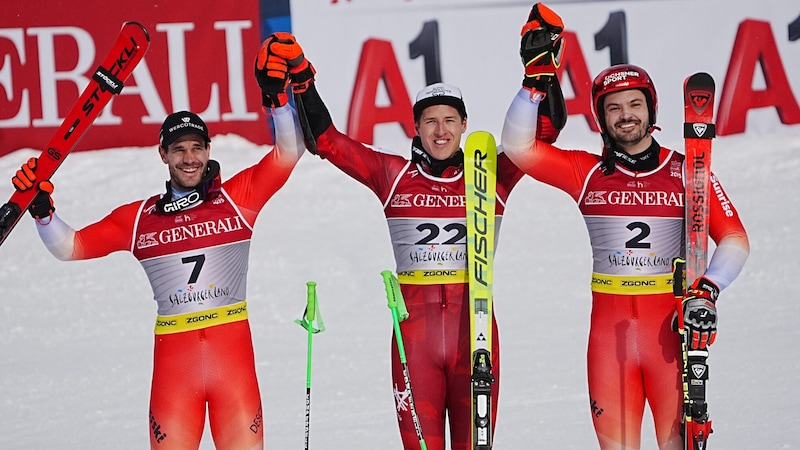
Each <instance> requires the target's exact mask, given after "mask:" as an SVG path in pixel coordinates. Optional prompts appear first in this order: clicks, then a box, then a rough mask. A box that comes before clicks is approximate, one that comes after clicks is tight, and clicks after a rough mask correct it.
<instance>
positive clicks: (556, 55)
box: [519, 3, 564, 93]
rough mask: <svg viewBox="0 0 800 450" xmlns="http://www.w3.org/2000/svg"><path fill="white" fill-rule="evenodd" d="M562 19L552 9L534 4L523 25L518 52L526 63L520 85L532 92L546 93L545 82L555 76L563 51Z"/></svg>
mask: <svg viewBox="0 0 800 450" xmlns="http://www.w3.org/2000/svg"><path fill="white" fill-rule="evenodd" d="M563 31H564V22H563V21H562V20H561V17H559V15H558V14H556V13H555V12H554V11H553V10H552V9H550V8H548V7H547V6H545V5H543V4H542V3H536V4H534V5H533V8H531V12H530V15H529V16H528V22H527V23H526V24H525V25H524V26H523V27H522V31H520V35H521V36H522V40H521V42H520V49H519V54H520V56H521V57H522V62H523V64H525V78H524V79H523V80H522V86H523V87H525V88H526V89H528V90H531V91H532V92H534V91H536V92H539V93H545V92H547V85H548V84H549V83H550V81H551V80H552V79H554V78H555V77H556V69H557V68H558V67H559V66H560V65H561V55H562V53H563V51H564V38H563V36H561V33H562V32H563Z"/></svg>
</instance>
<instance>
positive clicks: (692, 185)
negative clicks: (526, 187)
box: [674, 72, 716, 450]
mask: <svg viewBox="0 0 800 450" xmlns="http://www.w3.org/2000/svg"><path fill="white" fill-rule="evenodd" d="M714 93H715V86H714V79H713V78H712V77H711V75H709V74H707V73H702V72H701V73H696V74H694V75H691V76H689V77H688V78H686V81H685V82H684V115H685V123H684V139H685V145H686V207H685V208H686V259H685V260H677V261H676V262H675V265H674V270H675V280H674V283H675V284H674V291H675V296H676V303H677V310H678V324H679V326H678V332H679V333H680V335H681V353H682V356H683V374H682V381H683V430H682V431H683V439H684V449H685V450H705V449H706V444H707V440H708V435H709V434H711V433H712V429H711V420H710V419H709V416H708V404H707V403H706V383H707V382H708V363H707V359H708V350H706V349H704V350H689V345H688V339H689V336H688V334H687V333H686V331H685V328H684V321H683V298H684V295H685V292H686V287H687V286H691V284H692V283H693V282H694V281H695V280H696V279H697V278H699V277H701V276H703V273H705V270H706V267H707V266H708V214H709V202H710V199H711V184H710V177H711V139H713V138H714V136H715V134H716V133H715V129H714V122H713V118H714ZM684 265H685V271H684V270H683V269H684V268H683V266H684ZM684 273H685V274H684Z"/></svg>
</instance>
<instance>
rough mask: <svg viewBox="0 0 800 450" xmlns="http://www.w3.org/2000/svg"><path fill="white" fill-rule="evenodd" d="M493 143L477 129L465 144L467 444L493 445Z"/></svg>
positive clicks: (478, 449)
mask: <svg viewBox="0 0 800 450" xmlns="http://www.w3.org/2000/svg"><path fill="white" fill-rule="evenodd" d="M496 192H497V146H496V144H495V140H494V137H492V135H491V134H489V133H487V132H485V131H478V132H475V133H472V134H470V135H469V136H468V137H467V141H466V145H465V146H464V196H465V200H466V201H465V203H466V207H467V217H466V218H467V261H468V266H467V267H468V270H467V272H468V273H469V310H470V317H471V320H470V354H471V355H472V377H471V383H472V384H471V386H472V423H471V424H472V448H473V449H474V450H489V449H490V448H491V447H492V385H493V384H494V376H493V375H492V355H491V351H492V267H493V265H494V245H495V242H494V238H495V230H494V228H495V201H496V198H495V197H496Z"/></svg>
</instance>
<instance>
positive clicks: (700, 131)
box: [692, 123, 708, 137]
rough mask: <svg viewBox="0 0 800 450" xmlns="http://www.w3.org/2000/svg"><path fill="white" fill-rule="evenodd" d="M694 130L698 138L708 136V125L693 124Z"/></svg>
mask: <svg viewBox="0 0 800 450" xmlns="http://www.w3.org/2000/svg"><path fill="white" fill-rule="evenodd" d="M692 129H693V130H694V134H696V135H697V137H703V135H704V134H706V130H708V124H707V123H693V124H692Z"/></svg>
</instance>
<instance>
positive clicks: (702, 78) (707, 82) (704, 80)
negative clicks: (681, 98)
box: [683, 72, 714, 89]
mask: <svg viewBox="0 0 800 450" xmlns="http://www.w3.org/2000/svg"><path fill="white" fill-rule="evenodd" d="M683 84H684V85H685V86H696V87H701V86H702V87H707V88H711V89H713V88H714V77H712V76H711V75H710V74H708V73H706V72H697V73H693V74H691V75H689V76H688V77H686V80H685V81H684V83H683Z"/></svg>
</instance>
